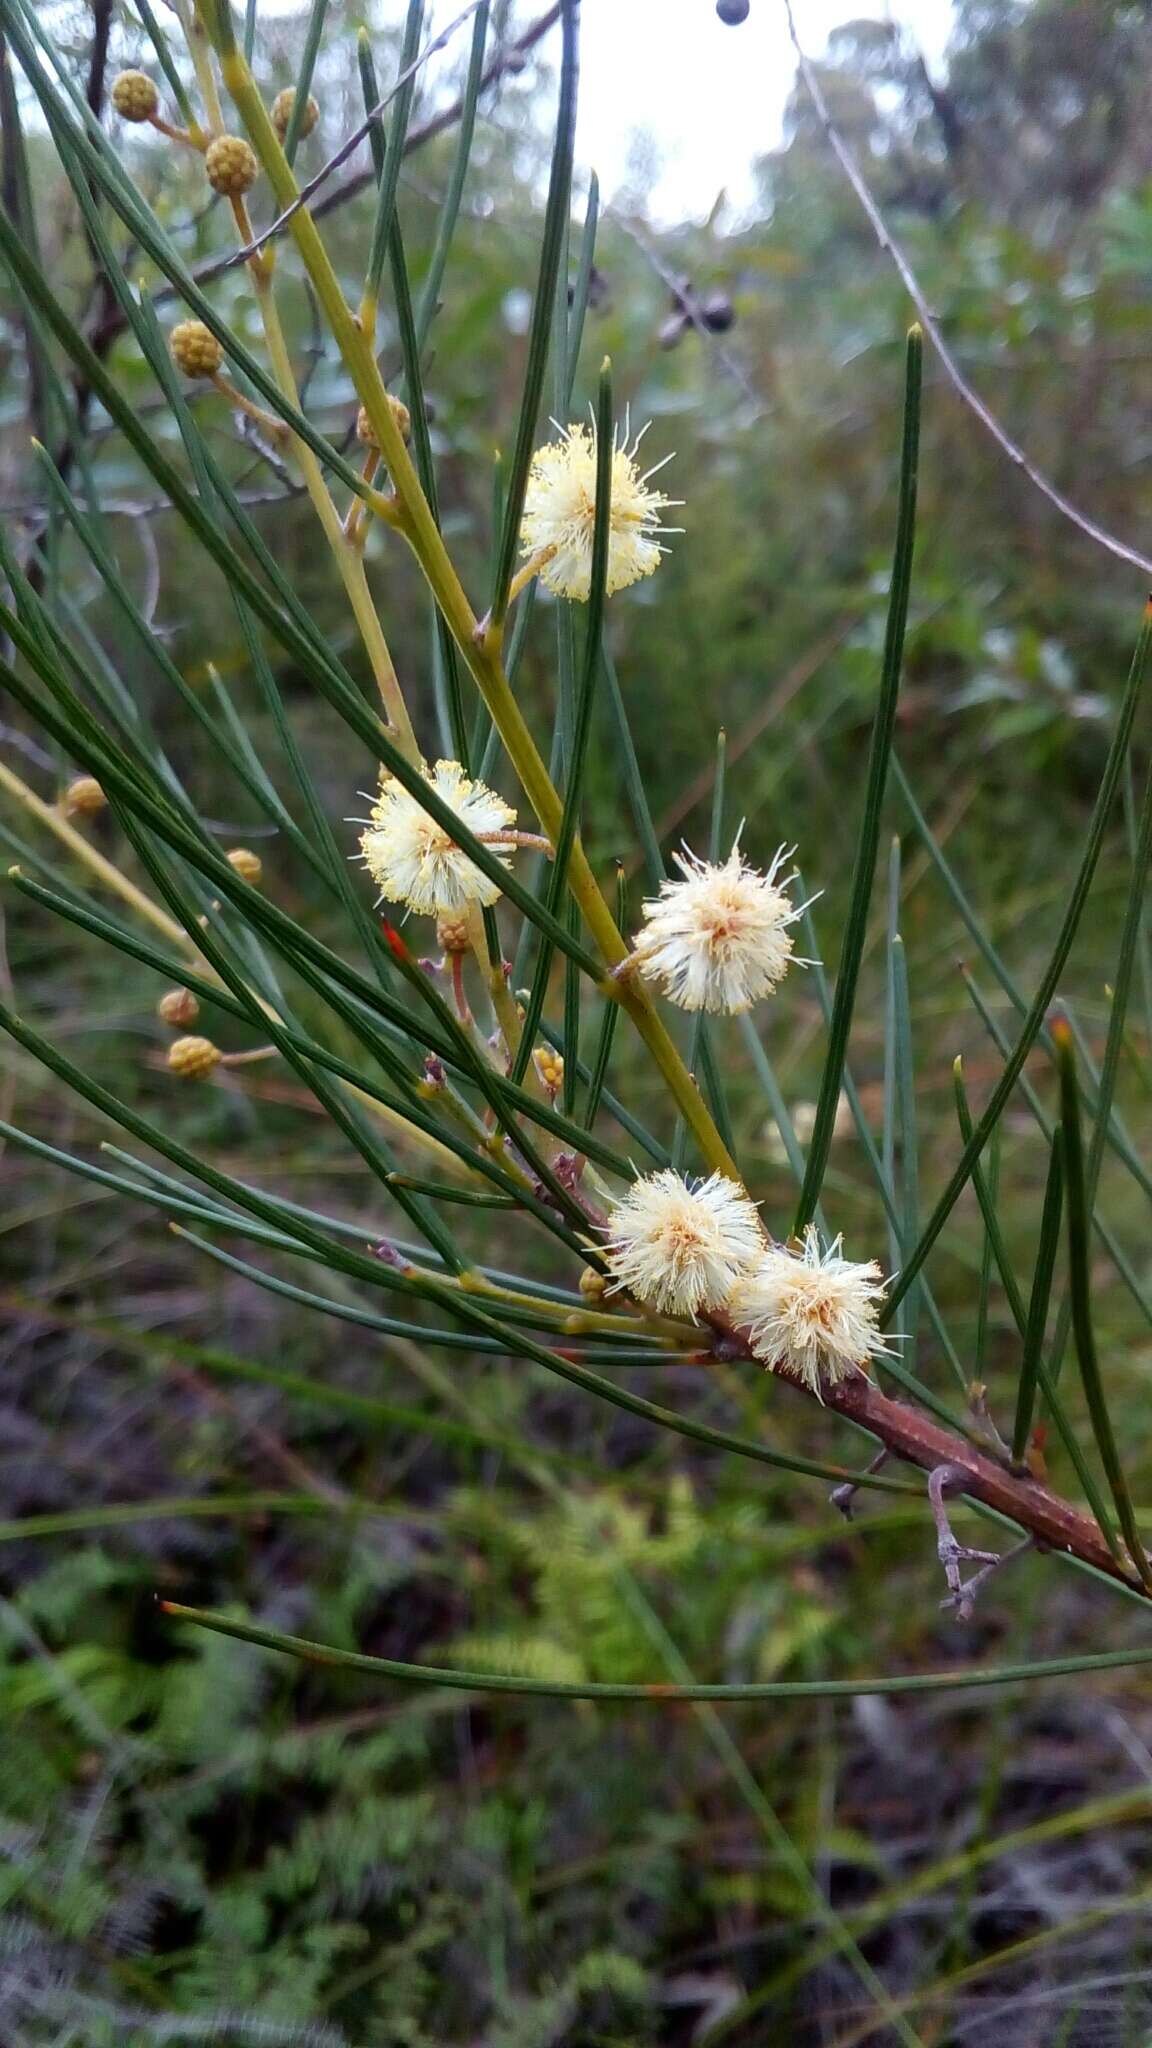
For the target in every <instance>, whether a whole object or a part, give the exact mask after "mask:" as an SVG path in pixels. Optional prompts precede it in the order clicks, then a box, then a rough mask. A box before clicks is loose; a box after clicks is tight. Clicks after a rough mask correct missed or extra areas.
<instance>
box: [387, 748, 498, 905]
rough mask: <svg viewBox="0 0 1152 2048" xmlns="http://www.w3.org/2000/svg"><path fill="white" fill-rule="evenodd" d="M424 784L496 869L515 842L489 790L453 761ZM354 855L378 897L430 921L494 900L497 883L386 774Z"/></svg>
mask: <svg viewBox="0 0 1152 2048" xmlns="http://www.w3.org/2000/svg"><path fill="white" fill-rule="evenodd" d="M425 780H426V781H427V782H428V784H429V785H430V787H431V788H432V789H434V790H435V792H436V794H437V796H439V797H440V798H441V799H442V801H443V802H444V803H446V804H447V805H448V806H449V808H450V809H451V810H452V811H454V812H455V814H456V815H457V817H458V818H459V819H460V821H461V823H462V824H463V825H465V826H466V827H467V829H468V831H469V832H470V833H471V834H472V836H473V838H475V839H477V840H479V841H480V842H481V844H482V845H484V846H488V847H491V849H492V852H493V853H494V854H497V855H498V856H499V857H500V859H501V861H502V862H503V864H504V865H505V866H506V865H507V857H508V856H510V855H511V854H513V853H514V852H515V850H516V847H517V845H518V844H519V839H520V835H519V834H518V833H517V832H516V829H515V826H516V813H515V811H514V810H512V808H511V806H510V805H508V804H506V803H505V802H504V799H503V797H501V796H498V795H497V794H496V792H495V791H494V790H491V789H488V788H487V787H486V785H485V784H484V783H482V782H474V781H472V779H471V777H469V776H467V775H466V774H465V773H464V770H463V768H462V767H461V766H460V763H459V761H438V762H437V763H436V766H435V768H434V769H432V770H431V771H426V772H425ZM360 850H361V855H362V858H363V861H364V865H365V866H366V867H367V869H368V872H369V874H370V875H371V876H372V878H373V880H374V881H375V882H376V884H377V886H378V888H379V890H380V894H381V897H382V898H386V899H387V900H389V901H391V902H399V903H406V904H407V905H408V908H409V909H410V910H415V911H419V912H422V913H424V914H426V915H430V916H442V915H445V914H448V915H451V914H453V913H458V912H460V911H463V910H466V909H467V908H468V906H469V905H470V904H480V905H487V904H492V903H495V902H496V901H497V899H498V898H499V895H500V888H499V885H498V884H497V883H496V882H494V881H493V880H492V878H491V877H490V876H488V875H486V874H484V873H483V872H482V870H481V869H480V868H478V867H477V865H476V863H475V861H473V860H472V859H471V858H470V857H469V855H468V854H466V853H465V852H464V851H463V849H462V848H461V847H460V846H459V845H458V844H457V843H456V841H455V840H454V839H453V837H452V834H451V832H450V831H448V830H447V829H446V827H445V826H443V825H442V824H440V822H439V821H438V820H437V819H435V818H433V817H432V816H431V814H430V813H429V812H428V811H426V810H425V809H424V807H423V805H422V804H421V803H420V801H419V798H418V797H415V796H413V795H412V794H411V793H410V792H409V791H408V790H406V789H405V788H404V787H403V785H402V784H401V783H399V782H397V781H396V780H395V779H394V778H393V777H391V776H388V775H384V776H382V778H381V785H380V794H379V797H378V798H377V799H376V801H375V803H374V804H373V806H372V812H371V816H370V818H369V820H368V821H367V825H366V829H365V830H364V831H363V832H362V833H361V835H360Z"/></svg>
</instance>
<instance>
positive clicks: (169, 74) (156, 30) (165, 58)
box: [135, 0, 256, 128]
mask: <svg viewBox="0 0 1152 2048" xmlns="http://www.w3.org/2000/svg"><path fill="white" fill-rule="evenodd" d="M249 4H250V5H251V7H252V11H253V14H255V5H256V0H249ZM135 6H136V12H137V14H138V15H139V16H140V19H141V21H142V22H143V23H144V26H145V28H146V29H147V31H148V36H149V40H150V41H151V44H152V48H153V49H154V50H155V52H156V62H157V63H158V64H159V66H160V69H161V71H162V72H163V73H164V77H165V79H166V80H167V84H168V90H169V92H170V93H171V94H172V97H173V99H174V100H175V102H176V105H177V107H178V108H179V110H180V119H181V120H182V121H183V123H184V126H185V127H186V128H192V127H195V126H197V121H196V112H195V109H194V107H193V105H192V102H191V100H190V99H189V97H188V94H187V91H186V90H185V86H184V80H183V79H182V78H181V76H180V72H179V69H178V67H177V64H176V60H175V58H174V57H173V55H172V47H171V44H170V43H169V41H168V38H167V36H166V35H165V33H164V30H163V29H162V28H161V26H160V23H159V21H158V20H157V18H156V14H155V12H154V10H153V8H152V6H151V0H135Z"/></svg>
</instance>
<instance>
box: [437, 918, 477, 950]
mask: <svg viewBox="0 0 1152 2048" xmlns="http://www.w3.org/2000/svg"><path fill="white" fill-rule="evenodd" d="M436 944H437V945H438V946H439V948H440V950H441V952H442V953H466V952H467V951H468V948H469V946H470V944H471V939H470V937H469V933H468V919H467V918H466V917H442V918H440V919H438V921H437V925H436Z"/></svg>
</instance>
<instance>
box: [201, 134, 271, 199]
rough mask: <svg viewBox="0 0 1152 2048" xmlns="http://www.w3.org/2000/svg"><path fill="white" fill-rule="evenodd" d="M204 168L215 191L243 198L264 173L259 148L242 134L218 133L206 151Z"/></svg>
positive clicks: (230, 197)
mask: <svg viewBox="0 0 1152 2048" xmlns="http://www.w3.org/2000/svg"><path fill="white" fill-rule="evenodd" d="M204 169H205V171H206V172H207V175H208V183H209V184H210V185H211V187H212V190H213V191H214V192H219V193H220V194H221V195H222V196H223V197H224V198H225V199H239V198H240V197H241V196H242V194H243V193H245V192H250V191H251V189H252V187H253V185H254V184H255V183H256V180H257V178H258V177H259V176H260V165H259V162H258V160H257V157H256V152H255V150H254V149H252V148H251V147H250V146H249V144H248V143H246V142H245V140H244V137H243V136H242V135H218V136H217V137H216V140H215V142H210V143H209V144H208V147H207V149H206V150H205V152H204Z"/></svg>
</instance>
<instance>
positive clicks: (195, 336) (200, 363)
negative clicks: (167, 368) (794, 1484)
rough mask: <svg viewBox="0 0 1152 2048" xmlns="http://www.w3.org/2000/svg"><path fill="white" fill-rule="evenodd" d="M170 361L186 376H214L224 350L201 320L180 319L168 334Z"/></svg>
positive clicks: (221, 360)
mask: <svg viewBox="0 0 1152 2048" xmlns="http://www.w3.org/2000/svg"><path fill="white" fill-rule="evenodd" d="M168 347H169V350H170V351H171V355H172V361H173V362H174V363H175V365H176V368H177V369H178V370H183V372H184V375H185V376H186V377H215V376H216V374H217V372H218V370H219V368H220V365H221V363H222V362H223V361H224V351H223V349H222V348H221V346H220V343H219V342H218V341H217V339H216V336H215V335H214V334H213V333H212V331H211V329H210V328H208V327H205V325H204V322H203V321H202V320H181V322H180V324H179V326H177V327H174V328H173V329H172V332H171V334H170V335H169V336H168Z"/></svg>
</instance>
